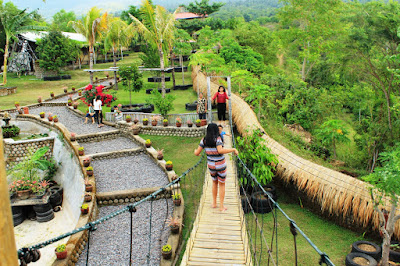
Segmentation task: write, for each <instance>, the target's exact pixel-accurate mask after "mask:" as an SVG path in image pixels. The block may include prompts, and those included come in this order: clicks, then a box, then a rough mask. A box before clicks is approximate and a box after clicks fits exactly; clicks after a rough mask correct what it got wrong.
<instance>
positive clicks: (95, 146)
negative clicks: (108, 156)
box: [79, 137, 139, 154]
mask: <svg viewBox="0 0 400 266" xmlns="http://www.w3.org/2000/svg"><path fill="white" fill-rule="evenodd" d="M79 144H80V145H81V146H83V147H84V148H85V154H96V153H102V152H111V151H117V150H124V149H135V148H139V145H138V144H136V143H135V142H133V141H132V140H130V139H128V138H125V137H118V138H115V139H107V140H105V141H98V142H79Z"/></svg>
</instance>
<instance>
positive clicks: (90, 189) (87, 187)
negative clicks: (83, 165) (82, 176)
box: [85, 184, 93, 192]
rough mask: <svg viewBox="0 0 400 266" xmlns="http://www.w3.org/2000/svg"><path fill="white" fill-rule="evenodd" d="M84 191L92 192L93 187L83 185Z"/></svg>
mask: <svg viewBox="0 0 400 266" xmlns="http://www.w3.org/2000/svg"><path fill="white" fill-rule="evenodd" d="M85 191H86V192H92V191H93V185H92V184H85Z"/></svg>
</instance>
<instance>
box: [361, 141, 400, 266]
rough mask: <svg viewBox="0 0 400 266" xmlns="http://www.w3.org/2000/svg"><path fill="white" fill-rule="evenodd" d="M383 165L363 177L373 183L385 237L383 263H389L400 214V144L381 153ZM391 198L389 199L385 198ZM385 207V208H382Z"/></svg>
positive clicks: (375, 206)
mask: <svg viewBox="0 0 400 266" xmlns="http://www.w3.org/2000/svg"><path fill="white" fill-rule="evenodd" d="M380 161H381V163H382V166H381V167H376V168H375V171H374V173H372V174H370V175H368V176H365V177H363V179H364V180H365V181H367V182H369V183H370V184H372V185H373V187H371V189H370V194H371V198H372V202H373V204H374V209H375V211H376V212H377V213H378V214H379V230H380V232H381V235H382V237H383V244H382V260H381V265H389V264H388V260H389V250H390V239H391V238H392V235H393V232H394V229H395V225H396V222H397V221H398V220H399V219H400V215H396V212H397V211H396V210H397V206H398V195H400V183H399V182H398V178H399V176H400V144H399V143H397V145H396V146H395V147H394V148H392V149H391V150H389V151H388V152H382V153H381V154H380ZM384 198H389V200H384ZM382 207H383V208H382Z"/></svg>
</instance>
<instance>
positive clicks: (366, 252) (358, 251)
mask: <svg viewBox="0 0 400 266" xmlns="http://www.w3.org/2000/svg"><path fill="white" fill-rule="evenodd" d="M381 256H382V248H381V247H380V246H378V245H377V244H375V243H373V242H370V241H364V240H361V241H356V242H354V243H353V244H352V246H351V253H350V254H348V255H347V256H346V261H345V264H346V266H360V265H369V266H376V265H378V261H379V260H380V258H381Z"/></svg>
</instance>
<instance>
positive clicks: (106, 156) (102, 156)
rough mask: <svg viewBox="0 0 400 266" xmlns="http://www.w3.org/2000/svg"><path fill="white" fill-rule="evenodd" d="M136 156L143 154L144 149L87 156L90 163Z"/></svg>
mask: <svg viewBox="0 0 400 266" xmlns="http://www.w3.org/2000/svg"><path fill="white" fill-rule="evenodd" d="M138 154H145V152H144V149H143V148H136V149H129V150H121V151H113V152H104V153H96V154H88V155H89V156H90V157H91V160H92V161H96V160H104V159H113V158H119V157H125V156H132V155H138Z"/></svg>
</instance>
